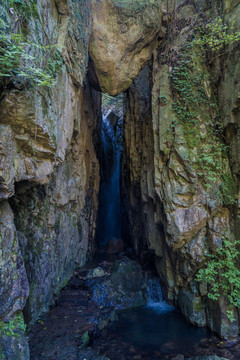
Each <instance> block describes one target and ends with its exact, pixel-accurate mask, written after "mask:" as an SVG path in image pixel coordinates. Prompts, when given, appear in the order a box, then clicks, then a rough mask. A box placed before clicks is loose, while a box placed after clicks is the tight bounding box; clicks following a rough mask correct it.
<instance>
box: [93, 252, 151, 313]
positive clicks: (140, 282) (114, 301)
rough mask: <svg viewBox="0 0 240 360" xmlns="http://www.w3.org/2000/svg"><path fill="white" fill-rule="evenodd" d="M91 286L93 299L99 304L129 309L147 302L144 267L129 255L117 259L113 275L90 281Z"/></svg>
mask: <svg viewBox="0 0 240 360" xmlns="http://www.w3.org/2000/svg"><path fill="white" fill-rule="evenodd" d="M89 287H90V288H91V290H92V294H91V298H92V300H93V301H95V302H96V303H97V304H98V305H99V306H104V307H115V308H116V309H128V308H132V307H135V306H141V305H145V304H146V299H145V297H144V292H145V282H144V277H143V274H142V268H141V266H140V265H139V264H138V263H137V262H136V261H134V260H131V259H129V258H127V257H124V258H122V259H120V260H116V261H115V262H114V264H113V268H112V273H111V275H110V276H108V277H107V278H103V279H96V280H95V281H94V282H92V283H90V282H89Z"/></svg>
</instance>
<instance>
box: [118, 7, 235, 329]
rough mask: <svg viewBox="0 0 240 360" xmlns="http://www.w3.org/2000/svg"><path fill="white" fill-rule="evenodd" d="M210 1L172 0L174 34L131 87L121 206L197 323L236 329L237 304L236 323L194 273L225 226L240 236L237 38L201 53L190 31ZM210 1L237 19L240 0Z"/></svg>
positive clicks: (173, 296)
mask: <svg viewBox="0 0 240 360" xmlns="http://www.w3.org/2000/svg"><path fill="white" fill-rule="evenodd" d="M215 5H216V4H215ZM163 6H164V5H163ZM208 6H209V5H208V4H204V3H203V2H198V1H197V2H195V4H194V3H192V4H188V3H186V5H185V3H184V2H179V4H177V5H176V7H175V9H172V11H173V12H172V18H171V20H169V21H170V23H169V27H168V29H169V32H170V33H169V37H168V38H167V40H166V41H165V40H163V41H160V42H159V45H158V46H157V47H156V50H155V52H154V59H153V62H152V63H151V65H150V66H147V67H146V68H145V69H144V70H143V71H142V72H141V73H140V75H139V76H138V77H137V79H136V80H135V81H134V82H133V85H131V87H130V88H129V90H128V91H127V95H126V109H125V112H126V115H125V151H124V154H125V155H124V172H123V184H124V185H123V194H125V195H124V196H125V197H126V198H127V199H128V201H126V203H125V206H124V211H125V212H126V213H128V214H129V220H130V224H129V229H130V237H131V239H132V243H133V246H134V248H135V249H136V251H137V252H138V254H139V255H142V256H143V255H145V256H146V255H148V256H150V254H151V256H153V259H152V260H153V261H154V262H155V266H156V268H157V271H158V273H159V276H160V278H161V280H162V283H163V284H164V287H165V295H166V296H167V298H168V299H169V300H170V301H172V302H173V303H174V304H175V305H176V306H178V307H179V308H180V309H181V311H182V312H183V313H184V314H185V315H186V317H187V318H188V319H189V320H190V321H191V322H192V323H195V324H197V325H199V326H204V325H206V324H207V325H208V326H209V327H210V328H211V329H213V330H214V331H216V332H217V333H218V334H220V335H221V336H235V335H237V333H238V322H237V314H235V322H233V323H230V321H229V320H228V318H227V317H226V310H227V305H228V304H227V302H226V300H225V299H223V298H221V301H220V302H219V304H218V303H217V302H212V301H210V300H209V299H207V297H206V295H207V289H206V287H205V288H204V286H202V285H200V286H199V283H198V282H196V280H195V279H196V273H197V271H198V269H199V268H200V267H202V266H203V264H204V263H205V261H206V256H207V254H209V253H211V251H212V250H213V249H216V248H218V247H220V246H221V244H222V241H223V237H224V236H230V234H231V233H235V236H236V237H239V207H238V201H239V200H237V199H239V197H238V196H239V195H238V189H239V183H238V176H239V169H238V160H237V158H238V156H237V153H238V145H237V144H238V140H237V138H238V125H237V124H238V121H239V120H238V113H239V111H238V108H239V102H238V96H239V94H238V92H239V81H238V80H237V79H239V61H238V60H237V59H238V56H239V55H238V50H236V47H234V46H230V47H229V48H228V51H227V52H226V54H224V55H222V56H219V54H218V55H216V58H215V59H214V60H210V61H209V63H208V62H206V61H205V60H204V61H203V60H201V57H202V56H203V54H202V53H201V51H199V48H197V47H196V44H194V42H193V40H192V39H193V33H194V31H195V28H196V26H197V24H199V18H200V19H201V16H202V15H203V13H204V14H205V15H206V13H205V11H207V10H208ZM211 11H212V13H211V15H210V16H212V17H213V18H214V17H216V16H217V14H218V13H220V14H223V13H224V11H225V16H226V18H227V19H228V20H229V21H230V23H232V22H234V19H236V14H237V13H238V14H239V11H240V7H239V1H238V2H235V3H234V4H232V3H231V6H230V4H229V3H228V2H222V3H220V2H219V4H218V6H216V8H214V7H212V8H211ZM196 15H197V17H196ZM208 16H209V12H208ZM183 19H184V21H183ZM198 26H199V25H198ZM238 26H239V24H238V25H237V27H238ZM170 27H172V29H171V28H170ZM235 31H237V28H236V30H235ZM235 56H236V57H235ZM230 59H231V60H230ZM230 62H231V64H230ZM206 64H208V65H206ZM234 81H235V82H234ZM229 89H232V91H229ZM200 93H201V94H200ZM213 94H214V95H213ZM214 96H215V99H216V100H215V101H213V100H212V99H213V98H214ZM220 133H221V134H220ZM222 138H223V139H224V140H220V139H222ZM222 143H223V144H224V145H222ZM226 145H227V147H226ZM222 146H223V147H224V148H225V150H226V151H222V150H221V147H222ZM228 146H229V148H228ZM148 249H149V250H148ZM153 254H154V255H153Z"/></svg>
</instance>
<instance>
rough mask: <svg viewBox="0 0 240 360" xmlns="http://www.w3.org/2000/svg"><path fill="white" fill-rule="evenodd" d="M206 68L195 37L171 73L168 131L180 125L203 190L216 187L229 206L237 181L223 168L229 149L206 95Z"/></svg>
mask: <svg viewBox="0 0 240 360" xmlns="http://www.w3.org/2000/svg"><path fill="white" fill-rule="evenodd" d="M205 67H206V64H205V53H204V52H202V51H199V49H198V48H197V47H196V40H195V38H190V39H189V40H188V41H187V42H186V44H185V45H184V46H183V47H182V49H181V52H180V54H179V55H178V58H177V61H176V62H175V66H174V68H173V70H172V71H171V73H170V80H171V85H172V92H173V96H174V102H173V110H174V112H175V114H176V119H174V121H173V122H172V125H171V128H169V129H168V130H169V131H172V133H173V134H174V131H175V126H176V124H181V125H182V129H183V133H184V137H185V140H186V142H187V144H188V149H189V150H190V151H192V154H193V157H192V158H193V166H194V168H195V170H196V172H197V174H198V176H199V177H200V179H202V180H203V183H204V184H205V187H206V188H212V187H215V188H216V186H217V187H219V191H218V194H219V200H221V201H223V202H224V203H225V205H230V204H233V203H235V201H236V182H235V179H234V178H233V176H232V175H231V173H230V170H229V171H227V172H226V169H225V168H226V161H225V160H224V159H226V154H227V151H228V147H227V146H226V145H225V144H224V142H223V139H222V137H221V135H222V125H221V123H220V121H219V117H217V106H216V103H215V101H214V98H213V96H212V94H210V93H208V91H209V90H208V89H209V88H210V79H209V75H208V73H207V72H206V71H205V70H204V69H205ZM216 119H218V120H216ZM226 173H228V176H227V177H226Z"/></svg>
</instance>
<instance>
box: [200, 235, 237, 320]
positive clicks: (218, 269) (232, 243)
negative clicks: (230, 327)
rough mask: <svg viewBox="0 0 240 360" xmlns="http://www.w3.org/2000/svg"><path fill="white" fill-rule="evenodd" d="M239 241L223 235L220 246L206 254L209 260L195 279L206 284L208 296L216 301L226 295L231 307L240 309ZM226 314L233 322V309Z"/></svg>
mask: <svg viewBox="0 0 240 360" xmlns="http://www.w3.org/2000/svg"><path fill="white" fill-rule="evenodd" d="M239 245H240V241H239V240H236V239H235V238H234V237H233V236H231V235H229V236H228V237H227V236H226V235H225V236H223V238H222V246H221V247H219V248H218V249H217V250H216V252H215V253H214V254H210V255H207V256H208V258H209V261H208V262H207V263H206V266H205V268H204V269H201V270H199V272H198V274H197V276H196V280H197V281H204V282H205V283H206V284H207V285H208V295H207V296H208V298H209V299H212V300H214V301H217V300H218V299H219V298H220V296H226V298H227V299H228V301H229V304H230V306H231V307H234V306H235V307H237V308H239V309H240V270H239V255H240V252H239ZM227 316H228V318H229V319H230V321H231V322H233V321H234V320H235V319H234V316H233V310H232V309H228V310H227Z"/></svg>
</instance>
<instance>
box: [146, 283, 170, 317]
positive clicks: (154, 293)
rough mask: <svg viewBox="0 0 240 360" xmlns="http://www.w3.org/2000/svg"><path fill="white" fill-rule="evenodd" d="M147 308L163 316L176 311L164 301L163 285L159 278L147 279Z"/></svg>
mask: <svg viewBox="0 0 240 360" xmlns="http://www.w3.org/2000/svg"><path fill="white" fill-rule="evenodd" d="M146 307H147V308H150V309H152V310H153V311H155V312H157V313H159V314H163V313H167V312H169V311H174V310H175V309H174V307H172V306H170V305H168V303H167V302H166V301H164V300H163V296H162V289H161V284H160V281H159V279H158V278H147V306H146Z"/></svg>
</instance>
